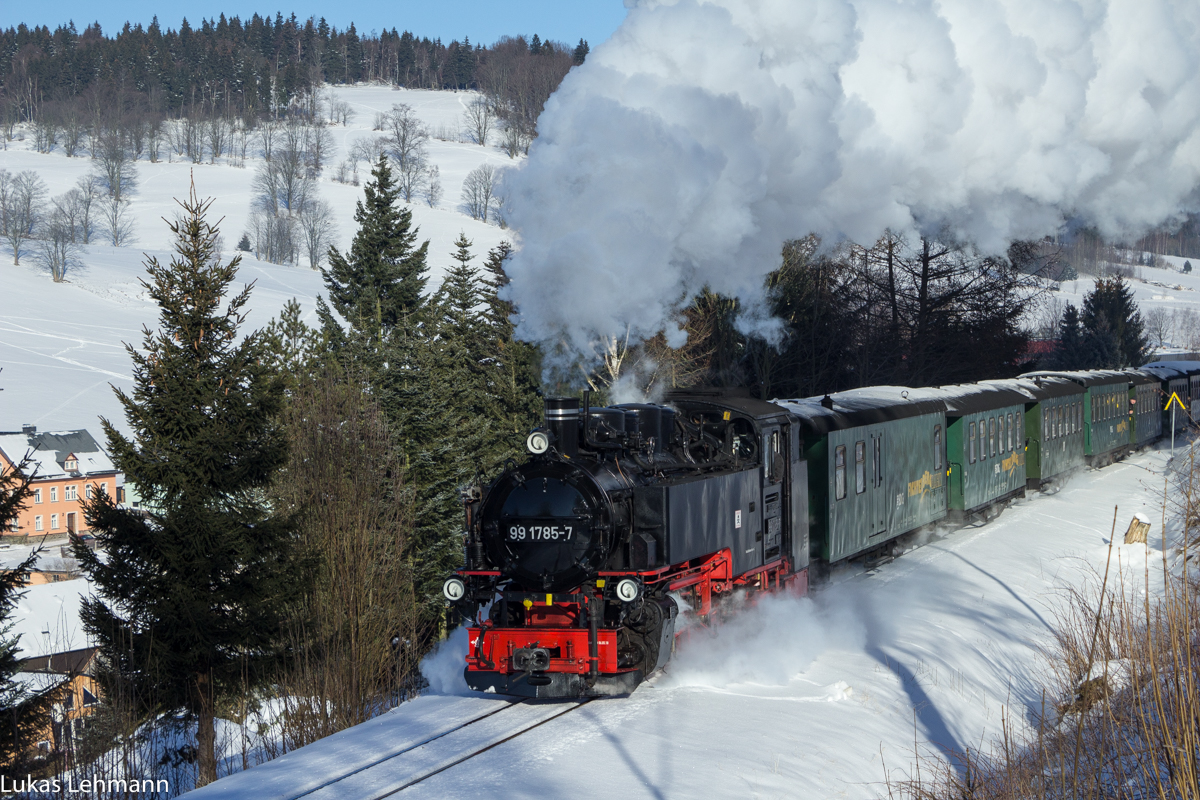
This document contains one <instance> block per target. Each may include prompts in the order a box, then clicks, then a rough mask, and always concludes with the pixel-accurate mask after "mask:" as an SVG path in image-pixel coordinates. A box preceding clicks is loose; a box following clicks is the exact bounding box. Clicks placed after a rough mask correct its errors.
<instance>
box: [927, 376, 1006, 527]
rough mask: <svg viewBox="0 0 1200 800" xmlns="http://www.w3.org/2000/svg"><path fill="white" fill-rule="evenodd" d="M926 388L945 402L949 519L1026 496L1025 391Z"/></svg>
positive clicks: (959, 387) (956, 387)
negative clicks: (939, 394)
mask: <svg viewBox="0 0 1200 800" xmlns="http://www.w3.org/2000/svg"><path fill="white" fill-rule="evenodd" d="M930 391H937V392H939V393H941V394H942V395H943V397H944V399H945V403H946V427H947V430H946V459H947V479H948V482H949V492H950V493H949V497H948V504H949V508H948V512H947V513H948V516H949V518H950V519H952V520H955V521H961V520H963V519H967V518H970V517H971V516H973V515H974V514H976V513H977V512H980V511H983V510H986V511H988V512H990V511H991V510H992V509H993V508H995V507H999V506H1001V505H1002V504H1003V503H1005V502H1006V501H1008V500H1010V499H1012V498H1014V497H1024V496H1025V480H1026V476H1025V403H1026V401H1027V400H1028V397H1027V395H1025V394H1024V393H1022V392H1020V391H1018V390H1016V389H1010V388H1001V387H998V386H987V385H982V386H981V385H976V384H963V385H961V386H943V387H941V388H940V389H937V390H930Z"/></svg>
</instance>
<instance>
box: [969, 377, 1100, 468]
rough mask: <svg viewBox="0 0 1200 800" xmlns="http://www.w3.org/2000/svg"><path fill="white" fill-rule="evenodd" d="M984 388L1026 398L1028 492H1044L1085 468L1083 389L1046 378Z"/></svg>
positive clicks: (1070, 382)
mask: <svg viewBox="0 0 1200 800" xmlns="http://www.w3.org/2000/svg"><path fill="white" fill-rule="evenodd" d="M980 385H990V386H997V387H1002V388H1008V389H1015V390H1016V391H1019V392H1021V393H1022V394H1024V395H1025V396H1026V401H1025V485H1026V488H1028V489H1042V488H1043V487H1046V486H1047V485H1049V484H1051V483H1056V482H1059V481H1060V480H1061V479H1062V478H1064V477H1065V476H1067V475H1069V474H1070V473H1071V472H1074V471H1075V470H1077V469H1079V468H1080V467H1082V466H1083V464H1084V460H1083V387H1081V386H1080V385H1079V384H1077V383H1075V382H1074V381H1071V380H1068V379H1066V378H1062V377H1045V376H1037V377H1033V378H1027V379H1022V378H1018V379H1016V380H1006V381H984V382H983V383H981V384H980Z"/></svg>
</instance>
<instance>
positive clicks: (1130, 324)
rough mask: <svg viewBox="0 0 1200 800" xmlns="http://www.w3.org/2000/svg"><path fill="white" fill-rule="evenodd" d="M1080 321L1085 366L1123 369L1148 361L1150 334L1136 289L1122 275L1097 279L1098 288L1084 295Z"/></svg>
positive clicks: (1096, 286)
mask: <svg viewBox="0 0 1200 800" xmlns="http://www.w3.org/2000/svg"><path fill="white" fill-rule="evenodd" d="M1080 325H1081V326H1082V329H1083V348H1084V351H1085V354H1086V356H1085V363H1084V364H1083V366H1084V367H1085V368H1089V369H1122V368H1125V367H1138V366H1141V365H1142V364H1143V363H1145V361H1146V358H1147V357H1148V354H1149V352H1150V337H1149V336H1148V335H1147V334H1146V325H1145V322H1144V321H1143V320H1142V314H1141V312H1140V311H1139V310H1138V305H1137V301H1136V300H1134V297H1133V290H1132V289H1130V288H1129V286H1128V285H1127V284H1126V283H1125V281H1124V279H1122V278H1121V276H1120V275H1117V276H1115V277H1112V278H1099V279H1097V280H1096V285H1095V288H1093V289H1092V291H1090V292H1088V293H1087V294H1086V295H1085V296H1084V298H1083V310H1082V313H1081V314H1080Z"/></svg>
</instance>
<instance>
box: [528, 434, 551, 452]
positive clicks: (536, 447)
mask: <svg viewBox="0 0 1200 800" xmlns="http://www.w3.org/2000/svg"><path fill="white" fill-rule="evenodd" d="M525 449H526V450H528V451H529V452H531V453H533V454H534V455H535V456H540V455H541V454H542V453H544V452H546V451H547V450H549V449H550V437H549V436H548V435H547V434H546V432H545V431H534V432H533V433H531V434H529V438H528V439H526V440H525Z"/></svg>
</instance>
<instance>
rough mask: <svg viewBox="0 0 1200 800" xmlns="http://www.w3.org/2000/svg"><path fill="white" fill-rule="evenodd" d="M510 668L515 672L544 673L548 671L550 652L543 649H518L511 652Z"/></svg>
mask: <svg viewBox="0 0 1200 800" xmlns="http://www.w3.org/2000/svg"><path fill="white" fill-rule="evenodd" d="M512 666H513V669H514V670H515V671H516V672H545V671H546V670H548V669H550V651H549V650H547V649H546V648H544V647H518V648H517V649H516V650H513V654H512Z"/></svg>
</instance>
